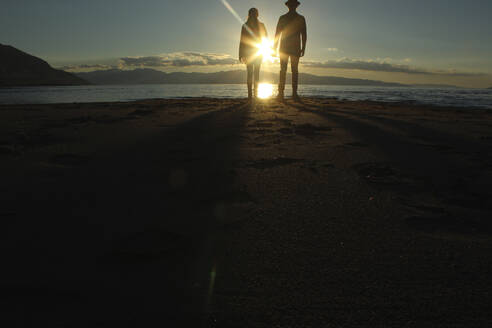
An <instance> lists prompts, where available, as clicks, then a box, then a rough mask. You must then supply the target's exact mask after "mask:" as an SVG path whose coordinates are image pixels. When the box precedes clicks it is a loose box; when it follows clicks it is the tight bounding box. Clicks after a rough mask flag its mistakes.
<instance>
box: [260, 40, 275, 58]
mask: <svg viewBox="0 0 492 328" xmlns="http://www.w3.org/2000/svg"><path fill="white" fill-rule="evenodd" d="M256 47H257V48H258V53H257V55H258V56H263V61H264V62H265V61H270V62H272V63H273V62H274V60H275V58H274V57H273V55H274V51H273V41H272V40H269V39H267V38H262V39H261V42H260V43H258V44H257V45H256Z"/></svg>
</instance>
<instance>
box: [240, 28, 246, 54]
mask: <svg viewBox="0 0 492 328" xmlns="http://www.w3.org/2000/svg"><path fill="white" fill-rule="evenodd" d="M245 32H246V29H245V28H244V26H243V27H242V28H241V38H240V40H239V61H240V62H242V61H243V57H244V41H245V40H244V36H245Z"/></svg>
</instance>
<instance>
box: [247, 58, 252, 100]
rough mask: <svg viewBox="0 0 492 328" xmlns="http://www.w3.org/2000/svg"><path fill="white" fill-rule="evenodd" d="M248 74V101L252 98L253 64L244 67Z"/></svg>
mask: <svg viewBox="0 0 492 328" xmlns="http://www.w3.org/2000/svg"><path fill="white" fill-rule="evenodd" d="M246 69H247V72H248V73H247V74H248V99H251V98H252V97H253V64H248V65H246Z"/></svg>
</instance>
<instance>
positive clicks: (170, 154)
mask: <svg viewBox="0 0 492 328" xmlns="http://www.w3.org/2000/svg"><path fill="white" fill-rule="evenodd" d="M248 110H249V108H248V107H247V106H245V105H244V104H243V103H241V102H237V104H236V105H233V106H231V107H230V108H225V109H221V110H218V111H214V112H211V113H208V114H204V115H201V116H199V117H198V118H195V119H193V120H191V121H188V122H187V123H185V124H182V125H179V126H176V127H174V128H171V129H166V130H165V131H164V132H163V133H162V134H161V135H158V136H155V137H153V138H151V139H148V140H145V141H142V142H139V143H138V144H137V145H135V146H132V147H131V148H128V149H123V150H119V151H115V153H114V154H111V155H110V156H107V159H106V160H104V161H102V162H101V161H94V162H90V163H88V164H86V165H84V166H81V167H79V168H77V169H74V170H71V171H67V172H66V173H65V175H64V176H62V177H59V178H58V179H57V180H55V181H52V182H50V183H49V184H46V183H43V182H42V179H41V178H40V177H36V176H32V177H28V176H26V178H25V181H23V182H22V183H20V184H19V188H18V190H12V191H11V194H10V195H9V198H10V199H9V201H10V203H11V204H16V207H17V208H21V210H19V212H18V213H17V215H16V218H15V219H16V221H15V222H11V224H10V225H9V231H8V233H7V234H6V238H5V239H4V241H3V243H2V257H3V260H4V262H3V269H2V274H1V290H2V296H1V300H2V302H1V304H2V310H1V311H2V321H3V322H5V323H8V324H10V326H50V327H52V326H56V325H61V326H71V325H73V326H87V327H89V326H91V327H94V326H104V327H113V326H114V327H127V326H140V327H142V326H150V325H151V326H155V324H156V323H158V324H159V325H160V326H190V325H195V326H196V325H199V324H200V323H203V320H204V317H203V314H204V313H205V312H206V311H207V302H208V296H209V294H210V293H211V292H213V290H212V287H213V279H214V275H215V269H214V263H215V259H216V257H217V256H218V253H220V252H221V251H222V250H218V249H217V243H216V240H217V239H218V238H219V237H220V234H221V233H223V232H222V231H221V225H222V224H223V223H224V222H225V221H227V220H228V217H229V213H228V211H229V209H230V207H231V204H236V203H241V202H249V201H251V197H250V196H249V195H248V194H247V192H245V191H244V190H241V188H240V187H238V186H236V185H235V183H234V177H235V176H234V171H233V169H232V168H233V163H234V161H235V158H236V157H237V155H238V150H239V143H240V142H241V138H240V133H241V129H242V127H243V126H244V124H245V122H246V119H247V116H248Z"/></svg>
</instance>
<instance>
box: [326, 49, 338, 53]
mask: <svg viewBox="0 0 492 328" xmlns="http://www.w3.org/2000/svg"><path fill="white" fill-rule="evenodd" d="M326 50H327V51H330V52H338V48H326Z"/></svg>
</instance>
